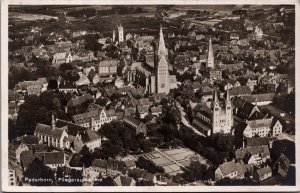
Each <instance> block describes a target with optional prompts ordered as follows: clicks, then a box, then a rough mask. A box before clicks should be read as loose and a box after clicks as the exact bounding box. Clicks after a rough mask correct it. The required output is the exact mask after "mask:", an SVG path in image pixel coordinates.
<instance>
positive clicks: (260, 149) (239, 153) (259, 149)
mask: <svg viewBox="0 0 300 193" xmlns="http://www.w3.org/2000/svg"><path fill="white" fill-rule="evenodd" d="M247 154H250V155H258V154H260V155H261V157H263V158H264V157H269V156H270V150H269V147H268V146H267V145H263V146H252V147H246V148H242V149H237V150H236V151H235V157H236V159H238V160H243V159H244V157H245V156H246V155H247Z"/></svg>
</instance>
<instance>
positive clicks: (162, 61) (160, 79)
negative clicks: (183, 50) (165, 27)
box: [156, 27, 169, 94]
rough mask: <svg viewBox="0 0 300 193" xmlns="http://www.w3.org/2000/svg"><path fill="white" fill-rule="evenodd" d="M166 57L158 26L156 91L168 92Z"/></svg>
mask: <svg viewBox="0 0 300 193" xmlns="http://www.w3.org/2000/svg"><path fill="white" fill-rule="evenodd" d="M167 57H168V51H167V50H166V46H165V40H164V35H163V32H162V28H161V27H160V33H159V45H158V51H157V68H156V88H157V93H166V94H168V93H169V66H168V61H167Z"/></svg>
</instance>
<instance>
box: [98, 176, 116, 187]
mask: <svg viewBox="0 0 300 193" xmlns="http://www.w3.org/2000/svg"><path fill="white" fill-rule="evenodd" d="M94 186H114V180H113V179H112V178H111V177H110V176H108V177H106V178H102V180H99V181H96V182H95V183H94Z"/></svg>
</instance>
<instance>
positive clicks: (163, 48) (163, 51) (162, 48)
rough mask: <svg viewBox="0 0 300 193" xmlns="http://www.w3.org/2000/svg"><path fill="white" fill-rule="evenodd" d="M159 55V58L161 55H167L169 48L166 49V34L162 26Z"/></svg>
mask: <svg viewBox="0 0 300 193" xmlns="http://www.w3.org/2000/svg"><path fill="white" fill-rule="evenodd" d="M157 55H158V57H159V59H160V58H161V56H163V55H164V56H165V57H166V56H167V55H168V53H167V50H166V45H165V40H164V34H163V31H162V27H161V26H160V31H159V44H158V52H157Z"/></svg>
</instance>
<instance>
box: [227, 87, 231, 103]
mask: <svg viewBox="0 0 300 193" xmlns="http://www.w3.org/2000/svg"><path fill="white" fill-rule="evenodd" d="M226 101H227V102H231V101H230V95H229V84H227V90H226Z"/></svg>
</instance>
